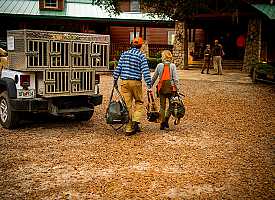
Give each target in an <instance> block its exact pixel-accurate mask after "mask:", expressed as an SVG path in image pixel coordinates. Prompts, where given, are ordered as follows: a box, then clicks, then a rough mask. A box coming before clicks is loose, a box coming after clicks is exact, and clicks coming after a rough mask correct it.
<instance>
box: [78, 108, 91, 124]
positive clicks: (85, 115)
mask: <svg viewBox="0 0 275 200" xmlns="http://www.w3.org/2000/svg"><path fill="white" fill-rule="evenodd" d="M93 114H94V109H93V108H92V109H91V110H90V111H83V112H79V113H75V114H74V116H75V119H76V120H77V121H89V120H90V119H91V117H92V116H93Z"/></svg>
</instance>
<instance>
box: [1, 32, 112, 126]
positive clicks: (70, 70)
mask: <svg viewBox="0 0 275 200" xmlns="http://www.w3.org/2000/svg"><path fill="white" fill-rule="evenodd" d="M109 45H110V37H109V35H98V34H86V33H71V32H54V31H40V30H26V29H24V30H12V31H8V33H7V50H8V61H9V64H8V66H7V67H6V68H4V69H2V72H1V78H0V123H1V125H2V126H3V127H4V128H8V129H10V128H14V127H16V126H17V125H18V123H19V121H20V120H21V119H22V118H23V117H24V113H40V112H44V113H50V114H53V115H56V116H60V115H67V114H70V115H74V116H75V118H76V119H78V120H81V121H87V120H89V119H90V118H91V117H92V115H93V113H94V107H95V106H97V105H100V104H102V95H101V94H100V92H99V81H100V77H99V74H98V72H99V71H105V70H108V66H109Z"/></svg>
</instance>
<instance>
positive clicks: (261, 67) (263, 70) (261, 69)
mask: <svg viewBox="0 0 275 200" xmlns="http://www.w3.org/2000/svg"><path fill="white" fill-rule="evenodd" d="M255 67H256V70H257V73H259V74H275V67H273V66H272V65H270V64H267V63H257V64H256V66H255Z"/></svg>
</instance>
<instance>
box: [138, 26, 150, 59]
mask: <svg viewBox="0 0 275 200" xmlns="http://www.w3.org/2000/svg"><path fill="white" fill-rule="evenodd" d="M143 30H144V34H142V27H140V33H141V35H139V36H140V37H142V35H143V44H142V47H141V49H140V50H141V52H142V53H144V55H145V56H146V57H147V58H149V45H148V41H147V40H146V26H144V27H143Z"/></svg>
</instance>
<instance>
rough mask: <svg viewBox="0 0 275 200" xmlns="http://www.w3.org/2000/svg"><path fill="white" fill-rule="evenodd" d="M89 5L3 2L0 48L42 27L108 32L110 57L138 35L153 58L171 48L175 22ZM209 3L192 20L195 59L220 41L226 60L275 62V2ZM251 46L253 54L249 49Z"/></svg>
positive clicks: (133, 0)
mask: <svg viewBox="0 0 275 200" xmlns="http://www.w3.org/2000/svg"><path fill="white" fill-rule="evenodd" d="M90 2H91V1H90V0H0V16H1V21H2V23H1V29H0V40H1V43H0V46H2V47H4V48H5V41H6V31H7V30H12V29H13V30H14V29H36V30H40V29H41V30H55V31H69V32H85V33H100V34H109V35H110V36H111V51H110V52H111V54H110V59H113V58H114V57H118V55H119V53H120V52H121V51H123V50H125V49H127V48H129V46H130V41H131V40H132V38H133V37H134V36H138V35H139V36H141V37H143V38H144V39H145V40H146V41H147V43H148V46H149V56H150V57H155V56H156V54H157V53H158V51H160V50H162V49H167V48H168V49H172V47H173V41H174V37H175V22H174V21H172V20H168V19H165V20H164V19H160V18H157V17H155V18H153V17H150V16H148V15H146V13H143V12H141V9H140V1H139V0H124V1H122V3H121V9H122V10H123V13H121V14H120V15H117V16H116V15H111V14H110V13H108V12H106V11H104V10H103V9H101V8H99V7H97V6H94V5H91V3H90ZM205 2H207V1H203V0H202V6H206V7H207V8H209V9H208V10H209V11H208V12H207V13H198V14H197V15H196V16H195V17H194V18H193V19H192V20H190V21H189V22H188V30H187V34H188V35H187V37H188V42H189V43H188V46H189V54H190V55H191V56H192V58H194V59H201V58H202V56H203V50H204V48H205V45H206V44H207V43H210V44H212V43H213V41H214V40H215V39H218V40H219V41H220V43H221V44H222V45H223V47H224V51H225V59H227V60H239V61H241V62H243V61H244V60H247V59H248V60H249V59H250V57H251V56H252V54H253V55H254V54H255V56H256V57H257V58H258V59H259V60H260V59H261V60H265V61H274V60H275V50H274V47H272V45H270V44H274V43H275V42H274V37H273V35H274V29H275V28H274V24H275V23H274V21H275V14H274V13H275V9H274V7H275V5H274V4H273V1H269V0H264V1H263V0H261V1H260V0H258V1H242V0H240V1H239V3H238V4H237V5H235V4H234V5H230V4H228V3H227V4H226V3H225V2H226V0H214V1H209V2H211V3H212V5H211V3H209V2H207V4H206V3H205ZM210 8H211V9H210ZM232 11H233V12H232ZM255 43H256V44H255ZM247 45H249V46H248V49H250V50H247ZM251 49H252V52H254V53H252V52H251ZM255 49H256V50H255ZM255 52H257V53H255Z"/></svg>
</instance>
